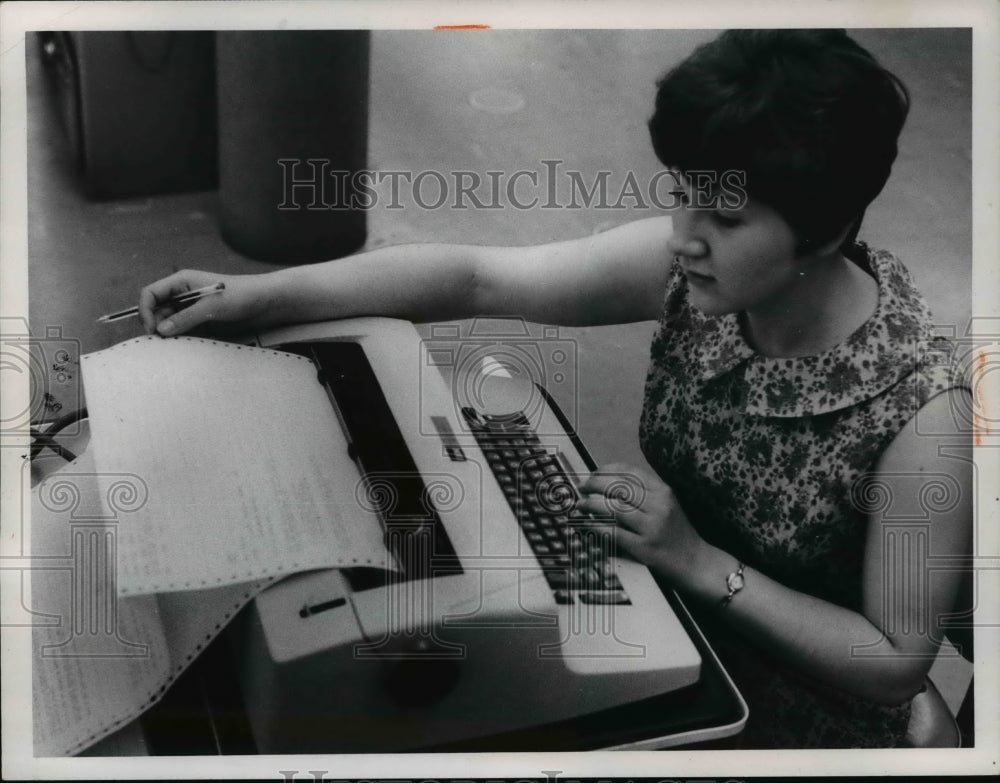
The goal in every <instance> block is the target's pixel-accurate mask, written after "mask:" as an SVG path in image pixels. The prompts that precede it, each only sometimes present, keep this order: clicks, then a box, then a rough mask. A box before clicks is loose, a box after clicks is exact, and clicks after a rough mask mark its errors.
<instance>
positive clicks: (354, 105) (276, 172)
mask: <svg viewBox="0 0 1000 783" xmlns="http://www.w3.org/2000/svg"><path fill="white" fill-rule="evenodd" d="M216 47H217V48H216V54H217V81H218V84H217V87H218V107H219V199H220V223H221V230H222V236H223V238H224V239H225V240H226V242H227V243H228V244H229V245H230V246H231V247H232V248H233V249H234V250H236V251H238V252H240V253H242V254H244V255H246V256H249V257H251V258H255V259H258V260H264V261H274V262H278V263H285V264H294V263H305V262H310V261H321V260H324V259H329V258H337V257H340V256H343V255H347V254H348V253H351V252H353V251H355V250H357V249H358V248H359V247H361V245H363V244H364V242H365V237H366V220H365V217H366V213H365V210H364V209H363V204H359V203H358V199H359V193H360V191H359V188H358V177H359V172H362V171H364V170H365V168H366V162H367V154H368V64H369V33H368V32H367V31H364V30H289V31H283V30H282V31H225V32H221V31H220V32H219V33H218V34H217V41H216Z"/></svg>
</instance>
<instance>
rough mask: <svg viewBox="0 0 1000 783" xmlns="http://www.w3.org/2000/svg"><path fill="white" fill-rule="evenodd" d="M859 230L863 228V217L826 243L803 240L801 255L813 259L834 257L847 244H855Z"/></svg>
mask: <svg viewBox="0 0 1000 783" xmlns="http://www.w3.org/2000/svg"><path fill="white" fill-rule="evenodd" d="M859 228H861V217H858V218H855V219H854V220H852V221H851V222H850V223H848V224H847V225H846V226H844V227H843V228H842V229H841V230H840V231H838V232H837V233H836V234H835V235H834V236H832V237H830V238H829V239H828V240H826V241H825V242H822V243H817V242H815V241H813V240H811V239H808V238H807V239H801V240H799V255H800V256H812V257H813V258H822V257H824V256H828V255H832V254H833V253H836V252H837V251H838V250H840V248H842V247H843V246H844V244H845V243H846V242H848V241H850V242H853V241H854V238H855V237H856V236H857V235H858V229H859Z"/></svg>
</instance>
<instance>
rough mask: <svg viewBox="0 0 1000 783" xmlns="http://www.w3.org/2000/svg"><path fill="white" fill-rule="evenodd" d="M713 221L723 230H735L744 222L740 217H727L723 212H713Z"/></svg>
mask: <svg viewBox="0 0 1000 783" xmlns="http://www.w3.org/2000/svg"><path fill="white" fill-rule="evenodd" d="M712 219H713V220H714V221H715V222H716V223H717V224H718V225H720V226H722V227H723V228H735V227H736V226H738V225H740V223H742V222H743V221H742V220H740V219H739V218H738V217H734V216H733V215H727V214H725V213H723V212H713V213H712Z"/></svg>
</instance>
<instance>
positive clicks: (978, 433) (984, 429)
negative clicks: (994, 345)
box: [972, 351, 990, 446]
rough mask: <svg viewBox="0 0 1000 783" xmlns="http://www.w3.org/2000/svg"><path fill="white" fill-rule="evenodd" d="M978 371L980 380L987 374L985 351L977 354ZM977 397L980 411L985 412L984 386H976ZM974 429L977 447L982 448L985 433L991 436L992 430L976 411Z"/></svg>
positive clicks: (973, 420)
mask: <svg viewBox="0 0 1000 783" xmlns="http://www.w3.org/2000/svg"><path fill="white" fill-rule="evenodd" d="M976 370H977V371H978V372H977V374H978V375H979V377H980V378H982V376H983V375H984V374H985V373H986V352H985V351H979V352H978V353H977V354H976ZM975 396H976V403H977V407H978V408H979V410H983V411H985V409H986V400H984V399H983V387H982V384H980V383H977V384H976V391H975ZM972 429H973V432H974V433H975V435H974V440H975V443H976V445H977V446H981V445H982V443H983V433H985V434H987V435H989V434H990V428H989V427H988V426H987V425H986V424H984V423H983V421H982V417H981V416H980V415H979V413H978V412H977V411H976V410H973V412H972Z"/></svg>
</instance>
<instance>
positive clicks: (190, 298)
mask: <svg viewBox="0 0 1000 783" xmlns="http://www.w3.org/2000/svg"><path fill="white" fill-rule="evenodd" d="M225 288H226V284H225V283H213V284H212V285H207V286H205V287H204V288H196V289H195V290H194V291H185V292H184V293H183V294H178V295H177V296H175V297H173V298H172V299H168V300H167V301H166V302H163V303H162V304H160V305H158V307H166V306H167V305H184V304H191V302H197V301H198V300H199V299H202V298H204V297H206V296H210V295H212V294H216V293H218V292H219V291H223V290H225ZM136 315H139V308H138V307H130V308H128V309H127V310H119V311H118V312H117V313H108V314H107V315H102V316H101V317H100V318H98V319H97V322H98V323H102V324H110V323H113V322H114V321H121V320H122V319H124V318H132V317H133V316H136Z"/></svg>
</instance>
